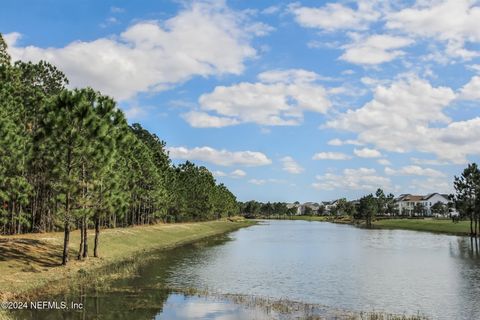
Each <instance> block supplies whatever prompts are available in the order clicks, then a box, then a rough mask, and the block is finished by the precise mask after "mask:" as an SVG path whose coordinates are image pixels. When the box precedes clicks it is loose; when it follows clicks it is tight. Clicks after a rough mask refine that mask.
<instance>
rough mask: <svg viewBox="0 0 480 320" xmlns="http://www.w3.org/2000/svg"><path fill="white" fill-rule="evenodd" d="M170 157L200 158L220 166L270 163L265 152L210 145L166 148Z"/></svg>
mask: <svg viewBox="0 0 480 320" xmlns="http://www.w3.org/2000/svg"><path fill="white" fill-rule="evenodd" d="M167 150H168V152H169V154H170V157H172V159H184V160H200V161H204V162H209V163H213V164H217V165H220V166H227V167H228V166H233V165H241V166H247V167H254V166H264V165H268V164H271V163H272V160H270V159H269V158H268V157H267V156H266V155H265V154H263V153H261V152H255V151H227V150H225V149H223V150H217V149H214V148H211V147H195V148H192V149H188V148H185V147H169V148H167Z"/></svg>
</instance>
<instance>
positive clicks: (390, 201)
mask: <svg viewBox="0 0 480 320" xmlns="http://www.w3.org/2000/svg"><path fill="white" fill-rule="evenodd" d="M397 211H398V210H397V208H396V206H395V196H394V195H393V194H392V193H389V194H388V195H387V197H386V213H388V214H394V213H395V212H397Z"/></svg>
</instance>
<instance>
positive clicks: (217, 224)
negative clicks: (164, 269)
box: [0, 220, 254, 319]
mask: <svg viewBox="0 0 480 320" xmlns="http://www.w3.org/2000/svg"><path fill="white" fill-rule="evenodd" d="M253 223H254V222H251V221H243V220H240V221H235V222H232V221H227V220H223V221H211V222H199V223H182V224H158V225H154V226H141V227H134V228H118V229H108V230H103V231H102V233H101V238H100V241H101V242H100V256H101V258H98V259H97V258H92V257H90V258H88V259H87V260H85V261H77V260H76V259H75V257H76V253H77V250H78V246H79V232H78V231H75V232H73V233H72V235H71V241H70V250H71V261H70V263H69V265H68V266H66V267H63V266H60V261H61V253H62V241H63V233H45V234H26V235H18V236H1V237H0V248H1V249H0V301H1V300H2V299H3V300H7V299H11V298H14V297H18V296H23V295H28V294H29V293H31V292H35V291H36V290H40V289H41V288H42V287H45V286H46V285H47V284H48V283H50V282H52V281H58V280H59V279H66V281H67V279H68V278H74V277H75V276H76V275H77V274H78V273H79V272H78V271H79V270H82V271H87V272H90V271H94V270H96V269H100V268H102V267H106V266H108V265H109V264H113V263H116V262H119V261H122V260H124V259H128V258H130V257H132V256H133V255H135V254H138V253H144V252H148V251H151V250H157V249H167V248H172V247H175V246H178V245H181V244H185V243H189V242H193V241H196V240H199V239H202V238H206V237H209V236H213V235H218V234H222V233H226V232H230V231H233V230H236V229H239V228H242V227H246V226H250V225H252V224H253ZM93 236H94V235H93V232H90V233H89V245H90V248H91V249H92V248H93V243H90V242H92V240H93ZM1 317H2V314H1V313H0V319H1Z"/></svg>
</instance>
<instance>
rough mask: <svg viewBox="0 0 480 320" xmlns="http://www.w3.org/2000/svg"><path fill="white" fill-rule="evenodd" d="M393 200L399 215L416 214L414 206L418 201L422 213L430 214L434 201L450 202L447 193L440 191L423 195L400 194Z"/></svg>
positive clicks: (445, 203)
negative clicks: (422, 210) (422, 209)
mask: <svg viewBox="0 0 480 320" xmlns="http://www.w3.org/2000/svg"><path fill="white" fill-rule="evenodd" d="M395 202H396V205H397V209H398V213H399V214H400V215H409V216H412V215H417V214H418V213H416V212H415V206H416V205H417V204H419V203H420V204H422V206H423V208H424V213H423V215H427V216H431V215H432V207H433V206H434V205H435V203H437V202H440V203H442V204H443V205H445V206H447V205H448V204H449V203H450V200H449V199H448V195H446V194H440V193H431V194H427V195H425V196H422V195H412V194H401V195H400V196H399V197H398V198H397V199H395Z"/></svg>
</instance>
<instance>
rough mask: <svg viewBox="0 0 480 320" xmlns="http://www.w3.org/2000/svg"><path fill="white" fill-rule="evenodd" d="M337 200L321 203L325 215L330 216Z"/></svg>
mask: <svg viewBox="0 0 480 320" xmlns="http://www.w3.org/2000/svg"><path fill="white" fill-rule="evenodd" d="M337 204H338V200H333V201H323V202H322V205H323V206H324V208H325V214H332V211H333V210H334V209H335V208H336V207H337Z"/></svg>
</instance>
